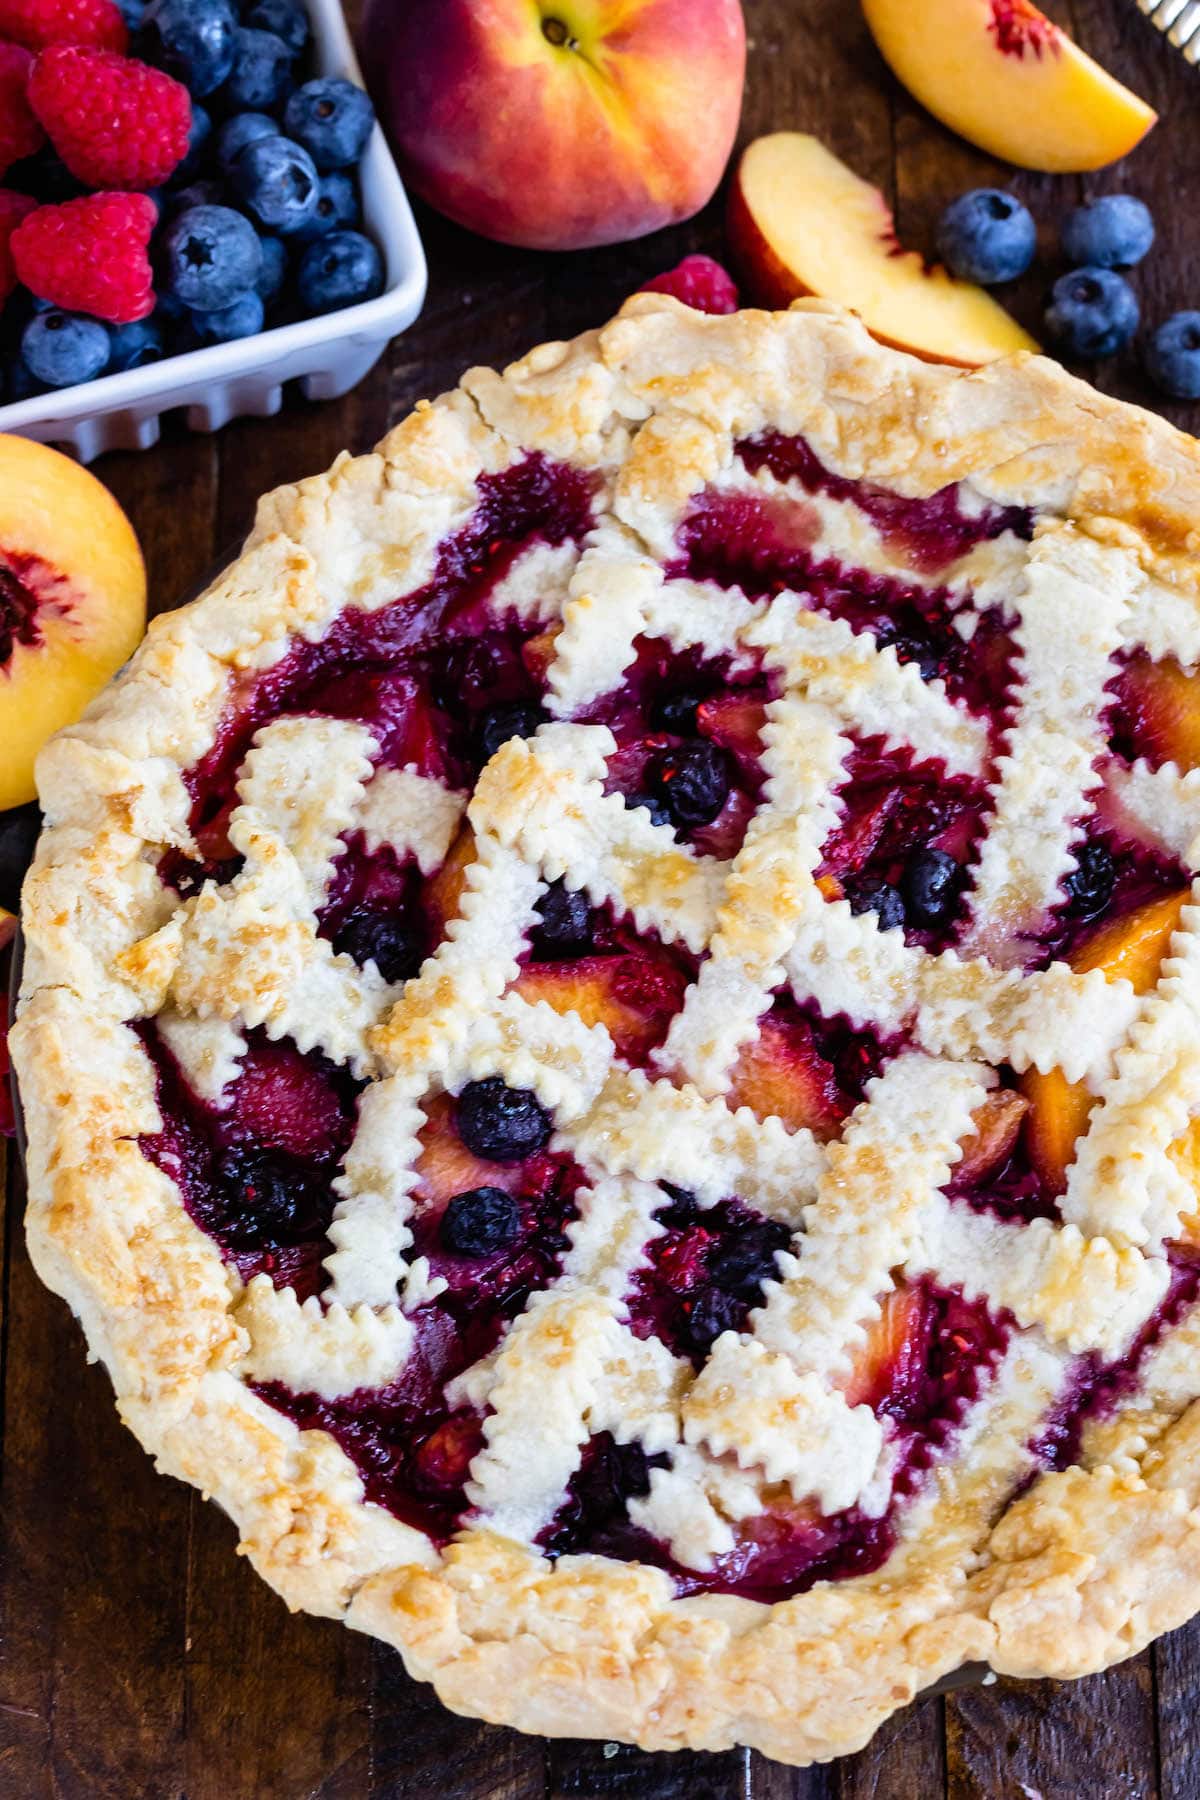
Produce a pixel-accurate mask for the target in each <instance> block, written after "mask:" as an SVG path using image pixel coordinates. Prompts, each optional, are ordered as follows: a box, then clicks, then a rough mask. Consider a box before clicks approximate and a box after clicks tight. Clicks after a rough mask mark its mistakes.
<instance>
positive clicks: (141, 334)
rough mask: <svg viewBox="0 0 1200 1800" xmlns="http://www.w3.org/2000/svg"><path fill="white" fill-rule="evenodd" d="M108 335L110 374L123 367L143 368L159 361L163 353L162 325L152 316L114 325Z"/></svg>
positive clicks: (123, 368) (121, 369)
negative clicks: (130, 322)
mask: <svg viewBox="0 0 1200 1800" xmlns="http://www.w3.org/2000/svg"><path fill="white" fill-rule="evenodd" d="M108 335H109V343H110V346H111V351H110V355H109V359H108V372H109V374H110V375H112V374H116V373H117V372H118V371H123V370H125V369H144V368H145V367H146V365H147V364H148V363H156V362H161V361H162V359H163V356H164V355H165V349H164V345H163V334H162V327H161V326H160V325H159V324H157V323H156V322H155V320H154V319H153V318H150V319H136V320H135V321H134V323H133V324H132V325H114V326H112V327H111V329H110V331H109V334H108Z"/></svg>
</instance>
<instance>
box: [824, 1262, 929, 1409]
mask: <svg viewBox="0 0 1200 1800" xmlns="http://www.w3.org/2000/svg"><path fill="white" fill-rule="evenodd" d="M924 1316H925V1301H924V1296H923V1294H922V1292H921V1289H920V1288H919V1287H914V1286H910V1285H909V1284H908V1283H906V1282H900V1283H899V1284H898V1285H897V1286H896V1287H894V1288H892V1289H891V1291H890V1292H889V1293H887V1294H885V1295H884V1296H883V1299H882V1300H881V1301H880V1305H879V1317H878V1318H877V1319H874V1320H872V1322H871V1323H870V1324H869V1325H868V1326H867V1327H866V1338H865V1339H864V1341H863V1343H862V1344H861V1345H860V1346H859V1348H858V1350H857V1351H856V1352H855V1356H854V1362H853V1366H852V1367H851V1369H850V1371H849V1373H848V1374H847V1375H846V1376H845V1377H844V1378H843V1380H842V1382H841V1384H840V1385H841V1388H842V1392H843V1394H844V1395H845V1397H846V1400H847V1402H848V1403H849V1405H851V1406H861V1405H866V1406H871V1405H875V1404H878V1402H879V1400H880V1399H881V1398H882V1397H883V1395H884V1394H886V1393H887V1392H888V1391H889V1390H890V1389H891V1387H892V1386H893V1384H894V1381H895V1379H896V1376H897V1375H898V1374H900V1373H902V1372H903V1370H902V1365H903V1364H904V1363H905V1362H906V1361H907V1359H908V1358H909V1357H911V1356H912V1354H913V1351H914V1348H915V1347H917V1346H922V1347H923V1345H924V1341H925V1332H924V1329H923V1327H924Z"/></svg>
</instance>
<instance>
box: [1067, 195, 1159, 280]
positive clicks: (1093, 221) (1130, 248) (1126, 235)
mask: <svg viewBox="0 0 1200 1800" xmlns="http://www.w3.org/2000/svg"><path fill="white" fill-rule="evenodd" d="M1153 242H1154V218H1153V215H1152V213H1151V211H1150V208H1149V207H1148V206H1147V205H1146V203H1145V201H1144V200H1138V199H1137V198H1135V196H1134V195H1133V194H1102V195H1101V196H1100V198H1099V199H1097V200H1088V201H1086V202H1085V203H1084V205H1083V206H1077V207H1076V208H1075V210H1074V212H1072V213H1068V214H1067V222H1066V224H1065V225H1064V226H1063V230H1062V245H1063V250H1064V251H1065V252H1066V255H1067V258H1068V260H1069V261H1070V262H1072V263H1075V264H1076V265H1078V266H1079V267H1083V266H1085V265H1087V266H1090V267H1091V268H1093V269H1132V267H1133V265H1134V264H1135V263H1140V262H1141V260H1142V258H1143V256H1145V254H1146V252H1147V251H1148V250H1149V248H1150V246H1151V244H1152V243H1153Z"/></svg>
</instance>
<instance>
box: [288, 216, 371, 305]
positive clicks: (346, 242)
mask: <svg viewBox="0 0 1200 1800" xmlns="http://www.w3.org/2000/svg"><path fill="white" fill-rule="evenodd" d="M296 292H297V293H298V295H299V297H300V304H301V306H302V307H303V308H304V310H305V312H306V313H328V312H337V311H338V310H339V309H340V308H341V307H343V306H355V305H357V304H358V302H359V301H360V300H374V298H375V296H376V295H377V294H381V293H382V292H383V260H382V258H381V257H380V254H379V252H378V250H377V249H376V248H375V246H374V244H373V243H372V242H371V240H370V238H368V237H364V236H363V234H362V232H361V231H331V232H330V233H329V236H328V237H323V238H318V239H317V241H316V243H315V244H310V245H309V246H308V248H307V250H305V252H304V255H303V256H302V257H301V258H300V267H299V270H298V271H297V274H296Z"/></svg>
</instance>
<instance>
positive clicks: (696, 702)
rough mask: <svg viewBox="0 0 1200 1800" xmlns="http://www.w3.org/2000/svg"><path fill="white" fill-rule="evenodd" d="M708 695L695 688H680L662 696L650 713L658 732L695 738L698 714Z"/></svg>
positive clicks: (651, 721)
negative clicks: (668, 732) (670, 732)
mask: <svg viewBox="0 0 1200 1800" xmlns="http://www.w3.org/2000/svg"><path fill="white" fill-rule="evenodd" d="M707 698H708V696H707V694H698V693H697V692H696V691H695V689H694V688H678V689H676V690H675V692H674V693H669V694H660V695H659V697H658V699H657V700H656V701H655V703H654V706H653V708H652V709H651V713H650V723H651V724H652V725H653V726H654V728H655V730H656V731H673V732H674V733H675V734H676V735H677V736H678V737H695V735H696V729H697V714H698V713H699V710H700V708H701V706H702V705H703V704H704V702H705V700H706V699H707Z"/></svg>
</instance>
